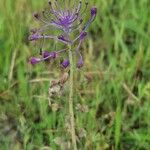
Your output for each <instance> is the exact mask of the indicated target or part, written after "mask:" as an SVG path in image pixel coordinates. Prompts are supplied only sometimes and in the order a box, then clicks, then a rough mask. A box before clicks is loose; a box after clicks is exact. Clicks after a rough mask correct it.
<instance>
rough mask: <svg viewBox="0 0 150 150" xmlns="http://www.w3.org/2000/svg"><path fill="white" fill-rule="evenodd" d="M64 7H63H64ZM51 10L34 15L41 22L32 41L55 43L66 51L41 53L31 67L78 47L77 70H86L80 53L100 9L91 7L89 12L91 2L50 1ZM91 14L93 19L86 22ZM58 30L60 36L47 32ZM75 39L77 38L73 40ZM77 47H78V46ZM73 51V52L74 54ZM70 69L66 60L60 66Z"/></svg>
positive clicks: (32, 59)
mask: <svg viewBox="0 0 150 150" xmlns="http://www.w3.org/2000/svg"><path fill="white" fill-rule="evenodd" d="M62 3H63V5H64V6H62ZM48 5H49V6H48V9H46V10H44V11H42V12H41V13H35V14H34V17H35V19H36V20H38V21H40V22H42V24H43V25H42V27H41V28H40V29H33V30H32V31H31V32H32V34H31V35H30V36H29V40H30V41H37V40H40V39H43V40H46V39H47V40H48V39H50V40H54V41H58V42H60V43H63V44H64V49H61V50H56V51H51V52H49V51H42V52H41V55H42V56H40V57H39V58H37V57H32V58H31V59H30V63H31V64H33V65H35V64H37V63H39V62H42V61H46V60H51V59H56V58H57V56H59V55H60V54H61V53H63V52H66V51H67V49H68V46H71V47H72V46H74V47H75V50H74V51H75V53H76V54H77V56H78V62H77V67H78V68H81V67H82V66H83V56H82V55H81V53H80V48H81V44H82V42H83V41H84V39H85V37H86V36H87V28H88V27H89V26H90V24H91V23H92V22H93V21H94V20H95V18H96V14H97V8H96V7H94V6H93V7H91V9H90V10H89V11H87V10H88V2H87V1H85V0H64V1H62V0H53V1H48ZM87 13H89V14H90V18H89V19H88V21H87V22H85V21H84V18H85V15H86V14H87ZM52 29H53V30H57V31H58V30H59V31H60V34H59V35H49V34H47V33H46V32H48V31H51V30H52ZM72 35H75V38H74V39H72V37H73V36H72ZM76 45H77V46H76ZM72 51H73V50H72ZM69 65H70V62H69V59H64V61H63V62H62V64H61V66H62V67H64V68H67V67H68V66H69Z"/></svg>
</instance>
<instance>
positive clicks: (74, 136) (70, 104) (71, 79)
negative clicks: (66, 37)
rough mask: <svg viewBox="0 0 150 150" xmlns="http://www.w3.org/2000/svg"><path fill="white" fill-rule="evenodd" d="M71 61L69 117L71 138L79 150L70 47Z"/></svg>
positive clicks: (71, 60)
mask: <svg viewBox="0 0 150 150" xmlns="http://www.w3.org/2000/svg"><path fill="white" fill-rule="evenodd" d="M69 60H70V92H69V115H70V126H71V137H72V144H73V148H74V150H77V143H76V134H75V119H74V111H73V74H74V64H73V57H72V50H71V46H69Z"/></svg>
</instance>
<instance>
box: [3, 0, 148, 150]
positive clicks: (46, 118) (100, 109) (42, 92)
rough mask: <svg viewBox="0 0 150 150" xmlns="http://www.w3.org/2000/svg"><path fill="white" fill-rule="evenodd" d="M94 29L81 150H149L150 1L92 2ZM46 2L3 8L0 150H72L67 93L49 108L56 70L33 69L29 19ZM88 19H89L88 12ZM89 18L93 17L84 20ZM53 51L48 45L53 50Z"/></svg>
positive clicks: (80, 84)
mask: <svg viewBox="0 0 150 150" xmlns="http://www.w3.org/2000/svg"><path fill="white" fill-rule="evenodd" d="M90 3H91V5H93V4H94V5H95V6H96V7H97V8H98V16H97V18H96V21H95V22H94V23H93V24H92V25H91V26H90V28H89V35H88V38H87V39H86V42H85V43H84V44H83V46H82V53H83V54H84V60H85V66H84V68H83V69H82V70H76V74H75V80H76V83H75V93H76V94H75V96H74V101H75V113H76V132H77V140H78V147H79V148H80V149H89V150H92V149H94V150H95V149H96V150H107V149H112V150H113V149H116V150H117V149H121V150H126V149H130V150H149V149H150V109H149V108H150V19H149V17H150V1H149V0H120V1H119V0H92V1H90ZM45 6H47V0H38V1H37V0H1V1H0V52H1V53H0V149H1V150H3V149H4V150H7V149H11V150H12V149H14V150H17V149H18V150H20V149H29V150H30V149H41V150H43V149H69V147H70V137H69V136H68V135H69V133H67V132H66V131H67V125H68V122H67V117H68V115H67V113H68V110H67V106H68V104H67V95H68V90H67V89H68V85H67V83H66V87H65V88H64V89H65V92H64V94H63V95H61V96H57V97H54V99H53V101H52V104H51V105H50V104H48V97H49V95H48V89H49V85H50V81H52V80H54V79H59V77H60V76H61V69H60V67H59V65H58V64H59V62H55V63H53V64H50V65H47V64H45V63H41V64H40V65H38V66H35V67H33V66H31V65H30V64H29V63H28V60H29V58H30V57H31V56H33V55H36V54H37V53H38V51H39V49H38V48H39V46H38V44H36V43H32V44H30V43H29V41H28V36H29V31H30V29H31V28H32V27H35V26H38V23H37V22H35V21H34V19H33V17H32V14H33V12H35V11H41V10H42V8H44V7H45ZM87 14H88V12H87ZM87 17H88V15H87ZM52 46H53V43H50V46H49V48H50V50H51V49H52Z"/></svg>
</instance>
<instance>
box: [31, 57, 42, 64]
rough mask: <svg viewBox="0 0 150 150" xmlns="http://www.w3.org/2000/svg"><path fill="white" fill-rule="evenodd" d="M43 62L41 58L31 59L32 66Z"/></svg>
mask: <svg viewBox="0 0 150 150" xmlns="http://www.w3.org/2000/svg"><path fill="white" fill-rule="evenodd" d="M40 61H41V60H40V59H39V58H36V57H32V58H31V59H30V63H31V64H32V65H35V64H37V63H39V62H40Z"/></svg>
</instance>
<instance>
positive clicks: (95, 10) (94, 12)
mask: <svg viewBox="0 0 150 150" xmlns="http://www.w3.org/2000/svg"><path fill="white" fill-rule="evenodd" d="M96 14H97V8H96V7H92V8H91V16H96Z"/></svg>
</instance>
